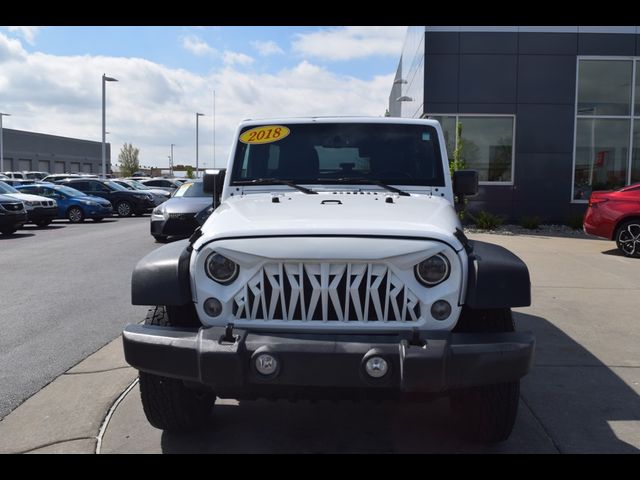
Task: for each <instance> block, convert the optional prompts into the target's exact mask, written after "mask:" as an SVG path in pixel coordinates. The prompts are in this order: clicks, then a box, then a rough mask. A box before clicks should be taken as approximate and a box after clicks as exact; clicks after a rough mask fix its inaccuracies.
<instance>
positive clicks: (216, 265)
mask: <svg viewBox="0 0 640 480" xmlns="http://www.w3.org/2000/svg"><path fill="white" fill-rule="evenodd" d="M204 268H205V270H206V272H207V275H208V276H209V278H210V279H211V280H214V281H216V282H218V283H221V284H223V285H228V284H230V283H231V282H233V281H234V280H235V279H236V278H237V277H238V273H239V271H240V269H239V268H238V264H237V263H234V262H232V261H231V260H229V259H228V258H227V257H224V256H222V255H220V254H219V253H216V252H213V253H212V254H211V255H209V256H208V257H207V261H206V262H205V267H204Z"/></svg>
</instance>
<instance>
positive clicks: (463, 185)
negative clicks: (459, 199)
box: [453, 170, 478, 196]
mask: <svg viewBox="0 0 640 480" xmlns="http://www.w3.org/2000/svg"><path fill="white" fill-rule="evenodd" d="M476 193H478V172H477V171H476V170H458V171H456V172H453V194H454V195H455V196H465V195H475V194H476Z"/></svg>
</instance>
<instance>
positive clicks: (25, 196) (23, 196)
mask: <svg viewBox="0 0 640 480" xmlns="http://www.w3.org/2000/svg"><path fill="white" fill-rule="evenodd" d="M3 195H7V196H8V197H13V198H15V199H16V200H20V201H21V202H53V204H54V205H56V201H55V200H52V199H50V198H47V197H41V196H40V195H31V194H30V193H3ZM45 205H46V203H45Z"/></svg>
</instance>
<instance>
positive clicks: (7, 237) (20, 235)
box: [0, 233, 36, 240]
mask: <svg viewBox="0 0 640 480" xmlns="http://www.w3.org/2000/svg"><path fill="white" fill-rule="evenodd" d="M35 235H36V234H35V233H12V234H11V235H0V240H14V239H16V238H24V237H35Z"/></svg>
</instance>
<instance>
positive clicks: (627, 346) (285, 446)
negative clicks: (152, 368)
mask: <svg viewBox="0 0 640 480" xmlns="http://www.w3.org/2000/svg"><path fill="white" fill-rule="evenodd" d="M471 237H472V238H474V239H477V240H483V241H489V242H492V243H497V244H501V245H503V246H505V247H507V248H509V249H511V250H512V251H513V252H514V253H516V254H517V255H519V256H520V257H521V258H522V259H523V260H525V262H526V263H527V265H528V267H529V269H530V273H531V280H532V295H533V305H532V306H531V307H529V308H519V309H516V315H515V320H516V325H517V328H518V329H520V330H532V331H533V332H534V333H535V334H536V337H537V347H536V360H535V367H534V369H533V371H532V372H531V373H530V374H529V375H528V376H527V377H525V378H524V380H523V381H522V394H521V402H520V410H519V415H518V420H517V422H516V427H515V429H514V432H513V434H512V436H511V437H510V438H509V440H508V441H506V442H504V443H502V444H500V445H496V446H493V447H482V446H479V445H472V444H468V443H465V442H462V441H460V440H459V439H458V438H457V437H456V436H455V435H454V433H453V432H452V430H451V423H450V416H449V412H448V408H447V404H446V402H445V401H444V400H438V401H436V402H434V403H431V404H393V403H385V404H380V405H376V404H368V403H363V404H349V403H338V404H333V403H330V402H319V403H317V404H312V403H309V402H300V403H297V404H291V403H288V402H286V401H278V402H266V401H256V402H240V403H238V402H234V401H228V400H227V401H221V400H218V402H217V404H216V406H215V408H214V420H213V424H212V427H211V429H209V430H207V431H206V432H204V433H200V434H192V435H172V434H168V433H163V432H161V431H159V430H157V429H155V428H153V427H151V426H150V425H149V424H148V423H147V421H146V419H145V418H144V414H143V412H142V407H141V405H140V398H139V393H138V390H137V388H135V389H133V390H131V391H130V393H129V394H128V395H127V396H126V397H125V399H124V401H122V403H120V405H119V406H118V408H117V409H116V410H115V413H114V415H113V416H112V417H111V421H110V423H109V425H108V428H107V429H106V433H105V435H104V437H103V443H102V450H101V451H102V453H116V452H119V453H124V452H127V453H129V452H421V453H430V452H496V453H498V452H530V453H539V452H540V453H541V452H558V453H578V452H580V453H590V452H602V453H613V452H616V453H638V452H639V448H640V397H639V393H640V349H638V348H637V345H638V344H640V324H639V322H638V321H637V318H638V313H637V312H638V310H639V308H640V275H639V273H638V272H640V261H638V260H635V259H628V258H625V257H622V256H620V255H618V254H617V253H616V252H615V251H614V248H615V245H614V244H613V243H612V242H606V241H602V240H596V239H590V238H589V239H587V238H562V237H558V238H552V237H544V236H536V235H518V236H501V235H486V234H475V235H471Z"/></svg>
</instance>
